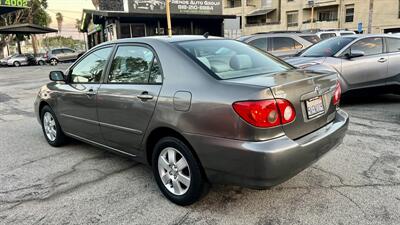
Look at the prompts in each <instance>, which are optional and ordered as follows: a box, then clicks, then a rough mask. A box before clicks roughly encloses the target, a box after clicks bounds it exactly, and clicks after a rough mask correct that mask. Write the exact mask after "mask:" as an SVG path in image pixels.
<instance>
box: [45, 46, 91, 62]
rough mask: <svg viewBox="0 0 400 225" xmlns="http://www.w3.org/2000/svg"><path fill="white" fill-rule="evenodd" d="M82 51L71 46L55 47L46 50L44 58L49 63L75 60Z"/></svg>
mask: <svg viewBox="0 0 400 225" xmlns="http://www.w3.org/2000/svg"><path fill="white" fill-rule="evenodd" d="M83 53H84V52H83V51H77V50H74V49H71V48H55V49H52V50H49V51H47V53H46V54H45V55H44V58H45V59H46V61H47V62H48V63H50V64H51V65H57V63H59V62H67V61H75V60H77V59H78V58H79V57H80V56H81V55H83Z"/></svg>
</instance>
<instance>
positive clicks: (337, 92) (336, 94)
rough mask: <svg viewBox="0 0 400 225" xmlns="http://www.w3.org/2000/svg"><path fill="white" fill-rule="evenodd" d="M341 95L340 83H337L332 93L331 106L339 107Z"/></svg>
mask: <svg viewBox="0 0 400 225" xmlns="http://www.w3.org/2000/svg"><path fill="white" fill-rule="evenodd" d="M341 95H342V88H341V87H340V83H339V82H337V83H336V88H335V92H334V93H333V104H334V105H336V106H337V105H339V103H340V97H341Z"/></svg>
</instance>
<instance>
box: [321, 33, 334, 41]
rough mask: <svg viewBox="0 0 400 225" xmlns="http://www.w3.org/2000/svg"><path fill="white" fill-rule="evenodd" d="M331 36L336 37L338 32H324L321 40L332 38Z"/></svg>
mask: <svg viewBox="0 0 400 225" xmlns="http://www.w3.org/2000/svg"><path fill="white" fill-rule="evenodd" d="M331 37H336V34H335V33H324V34H321V40H325V39H328V38H331Z"/></svg>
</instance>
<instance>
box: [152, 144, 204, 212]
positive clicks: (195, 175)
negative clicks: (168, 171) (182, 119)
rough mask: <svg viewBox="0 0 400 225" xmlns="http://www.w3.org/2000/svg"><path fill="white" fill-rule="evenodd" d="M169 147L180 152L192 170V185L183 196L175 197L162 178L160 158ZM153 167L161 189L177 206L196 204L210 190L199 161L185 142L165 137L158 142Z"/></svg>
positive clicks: (153, 157) (155, 147) (154, 152)
mask: <svg viewBox="0 0 400 225" xmlns="http://www.w3.org/2000/svg"><path fill="white" fill-rule="evenodd" d="M169 147H172V148H174V149H176V150H178V151H179V153H180V154H181V155H182V156H183V157H184V158H185V159H186V161H187V164H188V167H189V170H190V185H189V187H188V189H187V191H186V193H184V194H182V195H175V194H174V193H172V192H171V191H169V190H168V189H167V188H166V187H165V186H164V184H163V182H162V180H161V177H160V173H159V168H158V158H159V156H160V154H161V152H162V151H163V150H164V149H166V148H169ZM152 165H153V166H152V169H153V174H154V177H155V180H156V182H157V185H158V187H159V189H160V190H161V192H162V193H163V194H164V196H165V197H166V198H167V199H169V200H170V201H171V202H173V203H175V204H177V205H181V206H185V205H190V204H193V203H194V202H196V201H198V200H199V199H200V198H201V197H202V196H204V195H205V194H206V192H207V190H208V183H207V182H206V180H205V177H204V175H203V173H202V168H201V165H200V163H199V162H198V161H197V159H196V157H195V156H194V155H193V153H192V151H191V150H190V149H189V147H188V146H187V145H186V144H185V143H184V142H182V141H181V140H179V139H177V138H175V137H164V138H162V139H160V140H159V141H158V142H157V144H156V145H155V146H154V151H153V155H152Z"/></svg>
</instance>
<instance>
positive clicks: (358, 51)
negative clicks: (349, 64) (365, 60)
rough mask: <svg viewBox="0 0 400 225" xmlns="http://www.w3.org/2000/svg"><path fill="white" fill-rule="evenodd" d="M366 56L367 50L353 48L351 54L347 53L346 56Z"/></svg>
mask: <svg viewBox="0 0 400 225" xmlns="http://www.w3.org/2000/svg"><path fill="white" fill-rule="evenodd" d="M363 56H365V52H363V51H360V50H352V51H351V53H350V54H346V57H347V58H349V59H352V58H357V57H363Z"/></svg>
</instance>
